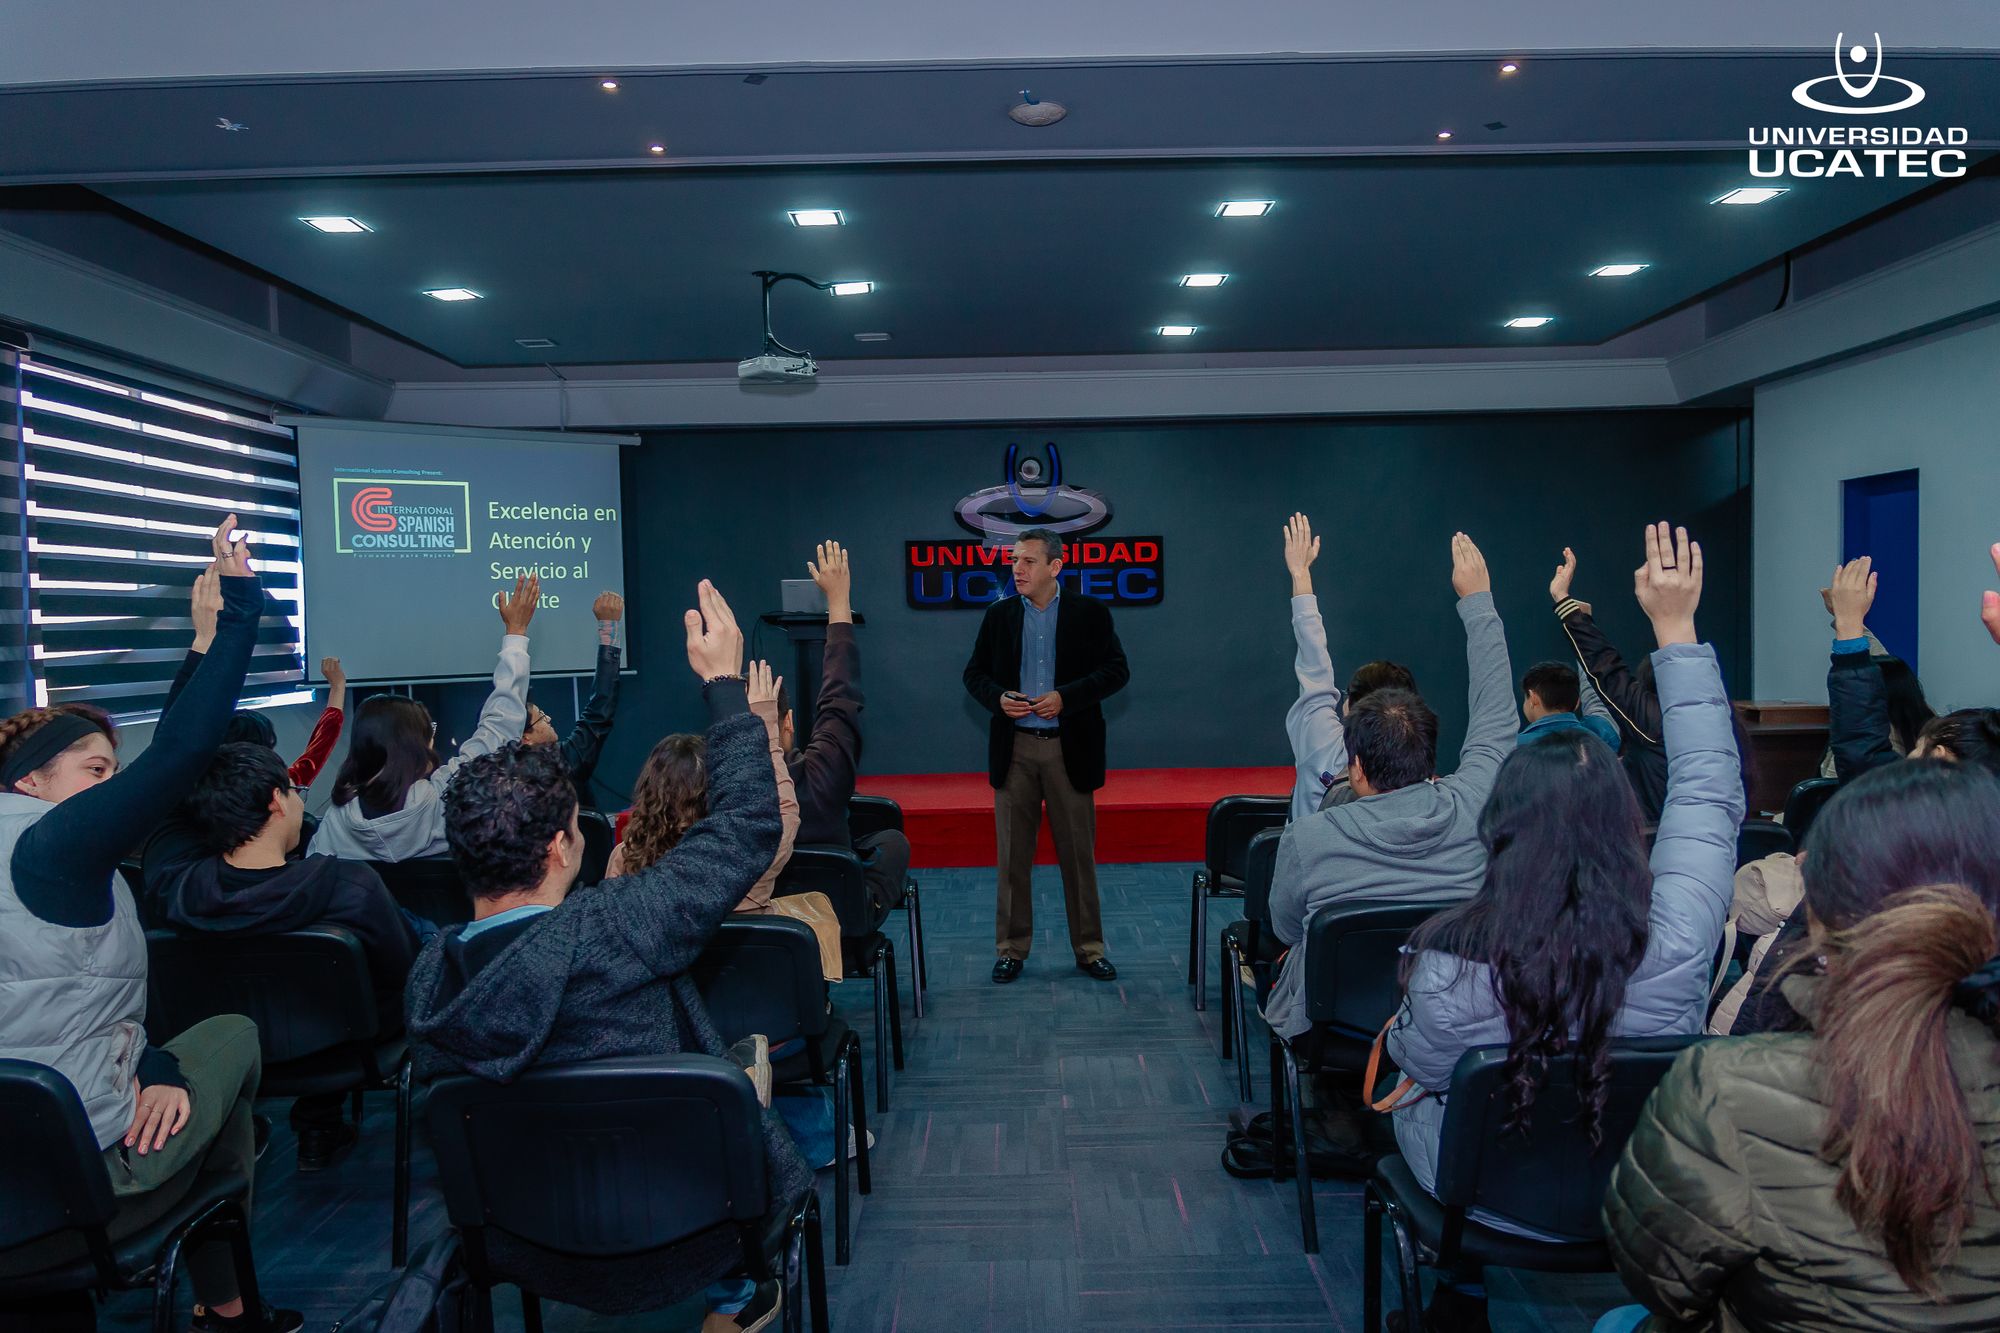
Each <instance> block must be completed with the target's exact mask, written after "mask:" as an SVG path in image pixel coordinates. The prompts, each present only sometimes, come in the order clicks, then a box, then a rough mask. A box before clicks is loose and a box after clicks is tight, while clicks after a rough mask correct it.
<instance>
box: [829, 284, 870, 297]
mask: <svg viewBox="0 0 2000 1333" xmlns="http://www.w3.org/2000/svg"><path fill="white" fill-rule="evenodd" d="M829 290H830V291H832V293H833V294H834V295H835V296H866V295H868V293H870V292H872V291H874V290H875V284H874V283H872V282H836V283H834V284H833V286H832V287H831V288H829Z"/></svg>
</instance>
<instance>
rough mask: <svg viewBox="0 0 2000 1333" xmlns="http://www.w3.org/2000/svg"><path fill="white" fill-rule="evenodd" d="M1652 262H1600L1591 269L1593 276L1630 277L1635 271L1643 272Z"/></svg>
mask: <svg viewBox="0 0 2000 1333" xmlns="http://www.w3.org/2000/svg"><path fill="white" fill-rule="evenodd" d="M1651 267H1652V265H1651V264H1599V265H1598V266H1597V267H1596V268H1594V269H1592V270H1590V276H1591V277H1593V278H1629V277H1631V276H1632V275H1633V274H1634V273H1643V272H1644V271H1645V270H1647V269H1649V268H1651Z"/></svg>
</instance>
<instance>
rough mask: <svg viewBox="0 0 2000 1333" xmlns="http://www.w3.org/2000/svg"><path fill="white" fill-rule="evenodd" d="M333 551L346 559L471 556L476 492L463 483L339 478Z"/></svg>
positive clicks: (334, 511)
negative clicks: (400, 556) (405, 556)
mask: <svg viewBox="0 0 2000 1333" xmlns="http://www.w3.org/2000/svg"><path fill="white" fill-rule="evenodd" d="M333 549H334V550H335V551H337V552H338V553H339V554H341V555H361V554H371V553H372V554H390V555H469V554H471V552H472V488H471V486H470V485H468V484H467V483H465V482H462V481H407V480H403V479H401V478H398V479H396V480H394V481H384V480H383V479H381V478H379V477H335V478H334V479H333Z"/></svg>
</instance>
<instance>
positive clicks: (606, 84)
mask: <svg viewBox="0 0 2000 1333" xmlns="http://www.w3.org/2000/svg"><path fill="white" fill-rule="evenodd" d="M597 86H598V87H600V88H602V89H603V90H604V91H605V92H607V93H615V92H617V91H618V80H616V79H600V80H599V81H598V84H597Z"/></svg>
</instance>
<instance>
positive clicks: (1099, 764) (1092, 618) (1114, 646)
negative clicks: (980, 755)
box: [965, 589, 1132, 791]
mask: <svg viewBox="0 0 2000 1333" xmlns="http://www.w3.org/2000/svg"><path fill="white" fill-rule="evenodd" d="M1021 615H1022V612H1021V599H1020V597H1018V596H1015V597H1008V598H1005V599H1003V600H1001V601H998V602H995V603H994V604H993V605H991V606H989V607H987V608H986V619H984V620H982V621H980V622H979V639H978V641H977V642H976V643H974V644H973V645H972V658H971V660H969V661H968V662H966V664H965V688H966V692H967V693H969V694H970V695H971V696H972V697H973V698H974V699H977V700H978V701H979V706H980V707H982V708H984V709H986V710H987V711H988V712H990V713H992V714H993V721H992V722H991V723H990V724H989V725H988V734H987V743H986V778H987V781H989V782H991V783H992V784H993V785H994V787H996V788H998V787H1002V786H1005V785H1006V782H1007V767H1008V765H1009V764H1011V763H1012V762H1013V760H1014V719H1012V718H1010V717H1008V716H1007V715H1006V714H1005V713H1002V712H1001V711H1000V696H1001V695H1002V694H1004V693H1006V692H1007V691H1008V690H1018V689H1020V688H1021ZM1131 678H1132V672H1131V669H1130V668H1129V667H1127V666H1126V665H1125V650H1124V649H1123V648H1122V647H1120V646H1119V643H1118V631H1117V630H1116V629H1114V628H1112V625H1111V610H1110V608H1109V607H1107V606H1105V605H1104V603H1102V602H1100V601H1097V600H1096V599H1095V598H1091V597H1086V596H1084V595H1083V594H1082V593H1080V592H1076V591H1075V590H1073V589H1064V590H1063V593H1062V596H1061V597H1060V598H1059V599H1058V600H1057V602H1056V693H1058V694H1060V695H1062V700H1063V708H1062V712H1061V714H1059V715H1058V716H1057V718H1056V721H1057V722H1058V723H1059V724H1060V725H1061V727H1062V754H1063V771H1064V772H1065V773H1067V774H1068V775H1069V780H1070V785H1072V786H1074V787H1075V788H1076V789H1077V790H1078V791H1096V790H1097V789H1098V788H1099V787H1102V786H1103V785H1104V710H1103V709H1102V708H1100V707H1099V706H1098V705H1099V704H1100V703H1102V702H1103V701H1104V700H1105V699H1106V698H1108V697H1109V696H1111V695H1113V694H1116V693H1117V692H1118V691H1120V690H1122V689H1124V688H1125V682H1126V681H1128V680H1130V679H1131Z"/></svg>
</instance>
